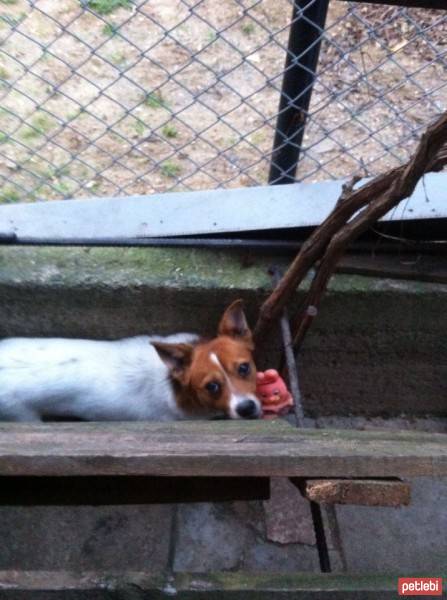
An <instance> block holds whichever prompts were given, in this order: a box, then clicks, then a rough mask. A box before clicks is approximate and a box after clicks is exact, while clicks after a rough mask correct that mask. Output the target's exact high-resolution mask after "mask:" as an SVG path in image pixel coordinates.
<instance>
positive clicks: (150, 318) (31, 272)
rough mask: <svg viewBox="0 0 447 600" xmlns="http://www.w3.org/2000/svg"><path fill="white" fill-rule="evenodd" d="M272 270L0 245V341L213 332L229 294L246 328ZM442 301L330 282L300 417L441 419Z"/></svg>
mask: <svg viewBox="0 0 447 600" xmlns="http://www.w3.org/2000/svg"><path fill="white" fill-rule="evenodd" d="M275 262H276V263H278V262H279V263H280V264H281V261H278V259H277V257H276V258H275ZM271 264H272V259H268V258H265V257H264V258H262V257H256V260H255V259H254V257H253V256H247V255H246V254H244V253H238V252H211V251H199V250H187V249H176V250H174V249H172V250H166V249H164V250H162V249H155V248H147V249H144V248H140V249H137V248H133V249H98V248H96V249H94V248H90V249H86V248H72V249H68V248H42V247H40V248H24V247H22V248H16V247H2V248H0V336H7V335H44V336H49V335H65V336H87V337H94V338H115V337H120V336H126V335H132V334H138V333H143V332H148V333H160V334H164V333H172V332H173V331H181V330H190V331H198V332H200V333H203V334H210V335H213V334H214V333H215V328H216V325H217V321H218V318H219V316H220V314H221V313H222V311H223V310H224V308H225V307H226V306H227V305H228V304H229V303H230V302H231V301H233V300H234V299H236V298H239V297H242V298H244V299H245V300H246V305H247V313H248V316H249V319H250V320H251V322H254V320H255V318H256V312H257V309H258V308H259V305H260V303H261V302H262V300H263V298H264V297H265V296H266V295H267V294H268V292H269V290H270V287H271V281H270V277H269V275H268V273H267V271H268V267H269V266H271ZM446 301H447V286H443V285H442V284H430V283H420V282H405V281H394V280H390V279H383V280H380V279H373V278H367V277H359V276H348V275H343V276H342V275H339V276H337V277H336V278H334V280H333V282H332V283H331V287H330V290H329V293H328V294H327V296H326V298H325V300H324V302H323V305H322V307H321V311H320V315H319V316H318V319H317V320H316V321H315V323H314V326H313V327H312V329H311V331H310V334H309V336H308V337H307V338H306V342H305V346H304V348H303V353H302V358H301V361H300V371H301V380H302V387H303V392H304V403H305V408H306V410H307V412H308V414H309V415H311V416H321V415H333V414H335V415H344V416H347V415H363V416H380V415H399V414H401V413H404V414H408V415H415V416H423V415H426V414H431V415H437V416H445V415H446V414H447V411H446V403H445V397H446V393H445V391H446V380H447V367H446V365H447V336H446V335H442V331H446V330H447V311H446V310H445V306H446ZM297 305H298V298H295V302H294V305H293V306H297ZM291 308H292V310H291V313H292V314H293V307H291ZM280 347H281V343H280V339H279V337H278V336H276V335H274V336H273V338H272V339H270V340H269V341H268V343H267V344H266V346H265V347H264V348H260V349H259V356H260V357H261V360H260V363H261V366H262V363H264V366H274V364H275V359H276V357H277V355H278V350H279V348H280Z"/></svg>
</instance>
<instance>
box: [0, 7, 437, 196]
mask: <svg viewBox="0 0 447 600" xmlns="http://www.w3.org/2000/svg"><path fill="white" fill-rule="evenodd" d="M316 1H317V0H309V3H308V4H312V3H313V2H316ZM291 15H292V1H291V0H220V1H218V0H176V1H174V0H147V1H141V0H136V1H135V2H132V1H131V0H81V1H79V0H66V1H65V2H52V1H51V0H36V1H30V0H28V1H27V0H1V2H0V40H1V46H0V98H1V101H0V105H1V111H0V178H1V191H0V202H15V201H19V200H22V201H23V200H27V201H32V200H37V199H55V198H72V197H83V196H104V195H108V196H117V195H132V194H150V193H153V192H161V191H186V190H197V189H205V188H215V187H239V186H248V185H262V184H265V183H266V182H267V178H268V172H269V166H270V162H271V155H272V142H273V137H274V133H275V127H276V120H277V116H278V115H277V113H278V105H279V96H280V90H281V83H282V79H283V76H284V64H285V57H286V52H287V39H288V32H289V27H290V21H291ZM297 18H304V17H303V15H302V13H299V14H298V17H297ZM313 26H314V25H313V24H312V23H309V27H313ZM320 35H321V37H322V46H321V53H320V60H319V67H318V76H317V80H316V83H315V86H314V90H313V95H312V101H311V105H310V108H309V111H308V115H307V125H306V130H305V135H304V139H303V142H302V145H301V148H300V149H301V154H300V156H301V160H300V163H299V167H298V172H297V179H298V180H304V181H317V180H322V179H328V178H339V177H345V176H348V175H351V174H352V173H354V172H355V173H358V172H361V173H362V174H363V173H365V174H374V173H377V172H380V171H382V170H383V169H385V168H389V167H390V166H393V165H395V164H399V163H400V162H402V161H403V160H404V159H405V158H407V157H408V155H409V153H410V152H411V149H412V148H413V144H414V142H415V140H416V138H417V136H418V134H419V133H420V130H421V129H422V128H423V127H424V126H425V125H426V123H427V122H428V121H429V120H430V119H431V118H432V117H433V116H434V115H435V114H437V113H439V112H440V111H442V110H446V109H447V101H446V98H447V96H446V89H445V88H446V86H447V69H446V63H447V56H446V52H447V16H446V12H445V11H435V10H424V9H404V8H399V7H383V6H377V5H365V4H359V3H354V2H353V3H348V2H338V1H336V0H332V2H331V3H330V7H329V14H328V19H327V26H326V29H325V30H324V31H323V30H321V29H320ZM297 60H300V57H298V58H297ZM297 85H298V82H297ZM300 93H302V91H301V92H300ZM290 101H291V102H294V101H296V97H295V98H291V99H290ZM283 143H284V144H288V143H290V140H288V139H287V136H286V137H285V138H284V140H283Z"/></svg>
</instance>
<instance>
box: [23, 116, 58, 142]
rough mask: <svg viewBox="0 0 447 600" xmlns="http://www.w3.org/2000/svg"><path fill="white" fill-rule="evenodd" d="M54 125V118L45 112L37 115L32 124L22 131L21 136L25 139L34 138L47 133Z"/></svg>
mask: <svg viewBox="0 0 447 600" xmlns="http://www.w3.org/2000/svg"><path fill="white" fill-rule="evenodd" d="M52 126H53V122H52V120H51V119H50V118H49V117H48V116H47V115H45V114H42V115H37V116H36V117H34V119H33V120H32V121H31V126H29V125H28V127H27V129H25V131H24V132H23V133H22V135H21V137H22V139H24V140H32V139H34V138H38V137H40V136H42V135H45V134H46V133H47V132H48V131H49V130H50V129H51V128H52Z"/></svg>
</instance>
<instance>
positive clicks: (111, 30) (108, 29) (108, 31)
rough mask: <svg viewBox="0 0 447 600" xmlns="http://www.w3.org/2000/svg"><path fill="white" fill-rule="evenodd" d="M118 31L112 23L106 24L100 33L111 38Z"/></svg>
mask: <svg viewBox="0 0 447 600" xmlns="http://www.w3.org/2000/svg"><path fill="white" fill-rule="evenodd" d="M118 29H119V27H116V25H112V23H106V24H105V25H104V27H103V28H102V32H103V34H104V35H106V36H107V37H113V36H114V35H116V33H117V31H118Z"/></svg>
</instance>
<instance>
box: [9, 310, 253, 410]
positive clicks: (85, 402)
mask: <svg viewBox="0 0 447 600" xmlns="http://www.w3.org/2000/svg"><path fill="white" fill-rule="evenodd" d="M252 352H253V342H252V336H251V332H250V329H249V327H248V325H247V321H246V318H245V315H244V312H243V310H242V302H241V301H240V300H237V301H236V302H234V303H233V304H232V305H231V306H230V307H229V308H228V309H227V310H226V311H225V313H224V315H223V317H222V319H221V321H220V323H219V327H218V334H217V337H215V338H214V339H212V340H210V341H206V340H202V339H199V338H198V336H196V335H194V334H187V333H180V334H176V335H171V336H168V337H164V338H162V337H158V336H154V337H149V336H138V337H132V338H126V339H123V340H117V341H93V340H73V339H62V338H60V339H59V338H49V339H45V338H9V339H5V340H3V341H1V342H0V420H4V421H40V420H42V419H44V418H47V419H48V418H50V419H51V418H58V419H61V418H62V419H64V418H66V419H73V418H74V419H82V420H88V421H128V420H154V421H172V420H178V419H194V418H210V417H213V416H220V415H225V416H227V417H230V418H232V419H241V418H249V419H253V418H258V417H260V416H261V414H262V410H261V405H260V402H259V400H258V399H257V398H256V395H255V390H256V368H255V365H254V362H253V357H252Z"/></svg>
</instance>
